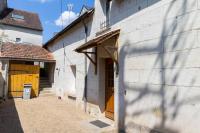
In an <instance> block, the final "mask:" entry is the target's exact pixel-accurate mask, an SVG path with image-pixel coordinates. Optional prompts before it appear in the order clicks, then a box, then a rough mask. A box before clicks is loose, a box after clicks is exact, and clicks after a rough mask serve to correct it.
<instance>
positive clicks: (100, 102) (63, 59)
mask: <svg viewBox="0 0 200 133" xmlns="http://www.w3.org/2000/svg"><path fill="white" fill-rule="evenodd" d="M94 8H95V11H94V9H93V10H92V14H91V13H90V12H91V11H90V10H89V11H86V12H85V13H84V14H82V15H80V16H79V18H77V19H76V20H75V21H74V22H72V23H71V24H70V25H68V26H67V27H66V28H65V29H64V30H62V31H61V32H59V33H58V34H57V35H56V36H55V37H53V38H52V39H51V40H50V41H48V42H47V43H46V44H45V45H44V47H45V48H47V49H48V50H50V51H51V52H52V54H53V55H54V56H55V60H56V67H55V73H54V83H53V86H54V88H55V90H56V92H57V95H60V96H62V97H63V98H71V97H73V99H75V102H76V104H77V107H78V108H80V109H85V110H86V111H87V112H88V113H90V114H92V115H95V116H97V117H102V116H105V117H107V118H110V119H113V120H114V122H115V126H116V128H118V130H119V131H121V130H125V131H126V132H130V133H132V132H139V133H142V132H167V133H197V132H198V131H199V130H200V129H199V126H198V125H199V121H200V111H199V106H200V100H199V97H200V81H199V79H200V73H199V72H200V71H199V70H200V69H199V68H200V61H199V53H200V49H199V48H200V30H199V29H200V23H199V19H200V1H199V0H95V5H94ZM87 14H89V17H87V18H85V17H83V16H88V15H87ZM78 53H79V54H78Z"/></svg>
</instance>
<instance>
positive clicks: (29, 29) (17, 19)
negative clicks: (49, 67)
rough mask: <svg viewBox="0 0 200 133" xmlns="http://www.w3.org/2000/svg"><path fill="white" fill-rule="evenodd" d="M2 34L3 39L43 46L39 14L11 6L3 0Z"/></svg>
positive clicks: (0, 11) (0, 33)
mask: <svg viewBox="0 0 200 133" xmlns="http://www.w3.org/2000/svg"><path fill="white" fill-rule="evenodd" d="M0 4H1V6H2V7H0V8H1V9H0V35H1V38H2V39H3V41H9V42H13V43H25V44H33V45H40V46H42V38H43V37H42V31H43V29H42V25H41V22H40V18H39V16H38V14H36V13H31V12H27V11H22V10H18V9H13V8H9V7H8V6H7V0H1V3H0Z"/></svg>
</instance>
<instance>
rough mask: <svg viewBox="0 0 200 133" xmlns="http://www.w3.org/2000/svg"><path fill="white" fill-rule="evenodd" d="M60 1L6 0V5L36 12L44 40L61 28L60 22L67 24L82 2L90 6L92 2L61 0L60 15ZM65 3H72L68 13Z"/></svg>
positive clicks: (75, 14)
mask: <svg viewBox="0 0 200 133" xmlns="http://www.w3.org/2000/svg"><path fill="white" fill-rule="evenodd" d="M60 1H61V0H8V6H9V7H12V8H16V9H21V10H26V11H31V12H35V13H38V14H39V16H40V19H41V22H42V25H43V28H44V32H43V37H44V40H43V42H46V41H48V40H49V39H50V38H51V37H52V36H53V34H54V33H55V32H58V31H60V30H61V29H62V26H61V25H62V22H63V24H64V25H67V24H68V23H70V21H72V20H73V19H75V18H76V17H77V15H78V13H79V12H80V10H81V8H82V6H83V4H87V5H88V6H90V7H93V4H94V0H62V3H63V12H62V17H61V8H60ZM67 4H73V11H72V12H70V13H69V12H67ZM69 16H70V17H69ZM61 18H62V19H61ZM69 18H70V19H69ZM61 20H63V21H61Z"/></svg>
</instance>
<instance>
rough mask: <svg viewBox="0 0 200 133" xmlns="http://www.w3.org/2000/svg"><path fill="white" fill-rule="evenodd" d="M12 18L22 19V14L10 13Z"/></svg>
mask: <svg viewBox="0 0 200 133" xmlns="http://www.w3.org/2000/svg"><path fill="white" fill-rule="evenodd" d="M12 18H13V19H20V20H24V16H22V15H18V14H12Z"/></svg>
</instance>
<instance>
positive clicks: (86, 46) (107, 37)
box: [75, 29, 120, 52]
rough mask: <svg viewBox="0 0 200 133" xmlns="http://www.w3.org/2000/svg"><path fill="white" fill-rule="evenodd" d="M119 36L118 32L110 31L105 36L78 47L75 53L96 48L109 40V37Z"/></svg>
mask: <svg viewBox="0 0 200 133" xmlns="http://www.w3.org/2000/svg"><path fill="white" fill-rule="evenodd" d="M119 34H120V30H119V29H118V30H114V31H110V32H108V33H106V34H103V35H101V36H99V37H96V38H94V39H92V40H90V41H88V42H87V43H85V44H83V45H81V46H79V47H78V48H76V49H75V51H76V52H82V51H83V50H86V49H89V48H92V47H97V45H100V44H101V43H102V42H104V41H105V40H107V39H110V38H111V37H114V36H118V35H119Z"/></svg>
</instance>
